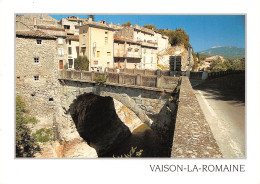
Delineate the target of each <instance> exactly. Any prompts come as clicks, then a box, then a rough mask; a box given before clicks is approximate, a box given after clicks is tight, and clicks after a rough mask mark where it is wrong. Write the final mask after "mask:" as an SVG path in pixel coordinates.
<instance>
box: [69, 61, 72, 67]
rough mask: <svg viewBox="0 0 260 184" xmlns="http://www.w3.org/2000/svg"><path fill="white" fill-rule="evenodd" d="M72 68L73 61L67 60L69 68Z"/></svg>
mask: <svg viewBox="0 0 260 184" xmlns="http://www.w3.org/2000/svg"><path fill="white" fill-rule="evenodd" d="M72 66H73V59H69V68H72Z"/></svg>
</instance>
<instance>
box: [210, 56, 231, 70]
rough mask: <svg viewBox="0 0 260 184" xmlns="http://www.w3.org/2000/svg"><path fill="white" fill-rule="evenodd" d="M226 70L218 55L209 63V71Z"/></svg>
mask: <svg viewBox="0 0 260 184" xmlns="http://www.w3.org/2000/svg"><path fill="white" fill-rule="evenodd" d="M226 70H227V66H226V65H225V64H224V62H222V61H221V59H220V57H218V58H217V59H216V60H213V61H212V62H211V64H210V71H211V72H220V71H226Z"/></svg>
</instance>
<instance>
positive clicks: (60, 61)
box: [59, 60, 63, 70]
mask: <svg viewBox="0 0 260 184" xmlns="http://www.w3.org/2000/svg"><path fill="white" fill-rule="evenodd" d="M59 68H60V69H61V70H62V69H63V60H59Z"/></svg>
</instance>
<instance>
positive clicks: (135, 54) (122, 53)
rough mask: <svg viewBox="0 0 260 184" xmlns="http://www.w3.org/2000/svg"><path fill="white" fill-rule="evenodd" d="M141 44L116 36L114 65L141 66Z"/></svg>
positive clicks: (131, 67)
mask: <svg viewBox="0 0 260 184" xmlns="http://www.w3.org/2000/svg"><path fill="white" fill-rule="evenodd" d="M140 63H141V44H140V43H137V42H134V41H132V40H126V39H123V38H117V37H114V67H118V68H129V69H133V68H140Z"/></svg>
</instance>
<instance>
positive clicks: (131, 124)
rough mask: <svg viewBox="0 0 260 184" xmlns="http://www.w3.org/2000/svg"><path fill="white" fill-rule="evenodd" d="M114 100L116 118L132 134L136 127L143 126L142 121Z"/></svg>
mask: <svg viewBox="0 0 260 184" xmlns="http://www.w3.org/2000/svg"><path fill="white" fill-rule="evenodd" d="M113 100H114V104H115V109H116V113H117V115H118V117H119V118H120V119H121V121H122V122H124V124H125V125H126V126H127V127H128V128H129V130H130V131H131V132H133V131H134V130H135V129H136V128H137V127H139V126H141V125H143V123H142V121H141V120H140V119H139V118H138V117H137V116H136V114H135V113H134V112H133V111H131V110H130V109H129V108H127V107H126V106H125V105H123V104H122V103H121V102H119V101H117V100H115V99H113Z"/></svg>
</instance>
